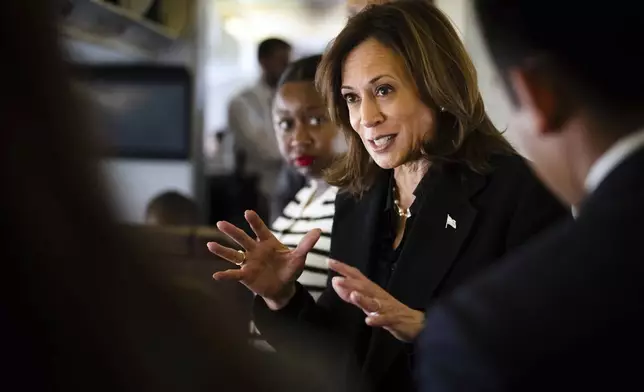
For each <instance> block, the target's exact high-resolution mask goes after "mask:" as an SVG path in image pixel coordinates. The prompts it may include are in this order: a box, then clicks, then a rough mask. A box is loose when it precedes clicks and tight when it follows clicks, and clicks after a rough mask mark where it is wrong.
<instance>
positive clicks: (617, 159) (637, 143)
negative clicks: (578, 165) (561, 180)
mask: <svg viewBox="0 0 644 392" xmlns="http://www.w3.org/2000/svg"><path fill="white" fill-rule="evenodd" d="M641 148H644V129H643V130H641V131H637V132H634V133H632V134H630V135H628V136H625V137H623V138H621V139H619V140H618V141H617V142H616V143H615V144H613V145H612V146H611V147H610V148H609V149H608V151H606V152H605V153H604V154H603V155H602V156H601V157H599V159H597V161H595V163H593V165H592V166H591V167H590V170H589V171H588V175H587V176H586V184H585V186H586V192H587V194H591V193H592V192H593V191H595V189H597V187H598V186H599V184H600V183H601V182H602V181H604V179H605V178H606V177H607V176H608V175H609V174H610V173H611V172H612V171H613V170H615V168H616V167H617V166H619V164H620V163H622V162H624V161H625V160H626V159H627V158H628V157H629V156H631V155H632V154H634V153H635V152H637V150H639V149H641Z"/></svg>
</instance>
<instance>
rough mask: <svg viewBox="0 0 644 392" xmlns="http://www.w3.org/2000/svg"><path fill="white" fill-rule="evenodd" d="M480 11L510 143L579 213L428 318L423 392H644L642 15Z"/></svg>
mask: <svg viewBox="0 0 644 392" xmlns="http://www.w3.org/2000/svg"><path fill="white" fill-rule="evenodd" d="M474 4H475V9H476V11H477V16H478V19H479V21H480V25H481V28H482V30H483V36H484V39H485V41H486V42H487V45H488V48H489V50H490V52H491V54H492V57H493V59H494V60H495V62H496V65H497V67H498V68H499V70H500V71H501V75H502V76H503V80H504V84H505V87H506V90H507V91H508V92H509V94H510V97H511V98H512V103H513V111H514V112H515V116H514V120H515V121H514V123H513V125H512V127H513V128H515V130H514V132H516V134H517V135H518V143H517V146H518V147H519V149H520V150H521V151H522V152H523V153H524V154H525V156H526V157H527V158H528V159H530V162H531V164H532V165H533V167H534V169H535V170H536V172H537V174H538V175H539V177H540V178H541V180H542V181H543V182H544V183H545V184H546V185H547V186H548V187H549V188H550V189H551V190H552V191H553V192H554V193H555V194H557V195H558V196H559V197H560V198H561V199H562V200H564V201H566V202H567V203H568V204H570V205H574V206H576V207H577V210H578V215H577V218H576V220H575V221H574V222H566V223H565V224H563V225H561V226H559V227H556V228H553V230H552V231H551V232H549V233H547V234H546V235H544V236H543V237H542V238H540V239H539V240H537V241H535V242H533V243H532V244H530V245H528V246H526V247H524V248H523V249H521V250H520V251H518V252H516V253H515V254H514V255H511V256H509V257H507V258H506V260H505V262H501V263H499V264H497V266H498V267H496V268H494V270H491V271H489V273H487V274H485V276H481V277H480V278H479V279H477V280H475V281H473V282H472V283H471V284H469V285H466V286H462V287H461V288H460V289H459V290H457V291H456V292H454V295H452V296H451V297H450V298H446V299H444V300H442V301H441V303H440V304H439V305H438V306H436V307H435V308H434V309H431V310H430V311H429V313H428V316H427V321H426V324H425V325H426V326H427V328H426V331H425V333H424V335H423V336H422V337H421V339H420V340H421V344H420V347H421V352H422V355H418V354H417V358H418V357H420V358H421V362H420V365H419V369H421V379H422V383H423V387H422V390H423V391H432V392H435V391H439V392H441V391H544V390H547V391H573V390H575V391H583V390H604V391H618V390H642V389H644V381H643V380H642V377H641V367H642V366H641V363H642V361H641V354H642V351H644V335H643V334H642V331H643V330H644V301H643V299H644V263H643V261H644V252H643V250H642V238H644V230H643V229H642V222H643V221H644V203H643V201H644V181H643V178H644V177H643V176H642V173H644V110H642V108H644V74H643V73H642V69H643V68H644V49H643V48H644V47H643V46H642V41H643V40H644V30H642V27H641V24H642V15H641V13H640V12H639V9H637V8H636V7H637V5H636V3H629V2H620V3H619V4H604V5H603V6H598V7H589V6H588V3H587V2H585V1H580V0H571V1H568V2H566V5H565V6H562V5H561V3H559V2H555V1H554V0H521V1H519V0H514V1H510V0H476V1H475V2H474ZM580 12H583V17H580V15H581V14H580Z"/></svg>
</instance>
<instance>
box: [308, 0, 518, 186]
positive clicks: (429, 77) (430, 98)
mask: <svg viewBox="0 0 644 392" xmlns="http://www.w3.org/2000/svg"><path fill="white" fill-rule="evenodd" d="M371 38H373V39H375V40H377V41H378V42H380V43H381V44H382V45H385V46H386V47H388V48H389V49H390V50H392V51H393V52H394V53H395V55H396V56H397V57H398V58H399V59H400V60H401V62H402V64H403V65H404V69H405V70H406V72H407V73H408V76H409V77H410V78H411V80H412V81H413V83H414V85H415V86H416V87H417V90H418V91H417V93H418V95H419V98H420V99H421V100H422V101H423V103H424V104H425V105H426V106H427V107H429V108H432V109H435V113H436V123H437V132H436V136H435V137H434V138H433V139H432V140H430V141H429V142H426V143H425V145H423V146H422V155H423V156H424V157H426V158H427V159H428V160H429V161H430V162H431V163H432V165H433V166H438V165H441V164H445V163H458V164H462V165H465V166H467V167H468V168H469V169H470V170H473V171H475V172H479V173H484V172H486V171H488V170H490V169H491V167H490V164H489V159H490V157H491V156H492V155H494V154H512V153H514V150H513V148H512V146H511V145H510V144H509V143H508V142H507V141H506V140H505V138H504V137H503V135H502V134H501V132H499V131H498V130H497V129H496V127H495V126H494V125H493V124H492V122H491V121H490V119H489V118H488V116H487V114H486V113H485V107H484V104H483V99H482V98H481V94H480V92H479V89H478V84H477V77H476V70H475V68H474V65H473V64H472V61H471V59H470V57H469V55H468V54H467V52H466V50H465V47H464V46H463V43H462V42H461V39H460V38H459V36H458V33H457V32H456V30H455V29H454V27H453V26H452V24H451V22H450V21H449V19H448V18H447V17H446V16H445V15H444V14H443V13H442V12H441V11H440V10H439V9H438V8H436V7H435V6H434V5H432V4H431V3H430V2H429V1H410V0H399V1H395V2H391V3H388V4H384V5H375V6H371V7H368V8H367V9H365V10H364V11H362V12H360V13H358V14H357V15H355V16H354V17H352V18H350V19H349V21H348V23H347V25H346V26H345V27H344V29H343V30H342V31H341V32H340V34H339V35H338V36H337V37H336V39H335V40H334V41H333V42H331V43H330V45H329V47H328V48H327V50H326V52H325V53H324V56H323V58H322V61H321V63H320V66H319V67H318V71H317V75H316V86H317V88H318V90H319V91H320V93H321V94H322V95H323V97H324V99H325V102H326V103H327V106H328V107H329V111H330V117H331V119H332V121H333V122H334V123H335V124H336V126H338V127H339V128H340V129H342V131H343V133H344V135H345V137H346V139H347V142H348V147H349V148H348V152H347V153H346V154H345V155H343V156H342V157H340V158H339V159H338V160H336V162H335V163H334V164H333V165H332V166H331V167H330V168H329V169H328V170H327V172H326V177H327V181H328V182H329V183H330V184H332V185H336V186H339V187H340V188H342V189H344V190H347V191H349V192H351V193H352V194H355V195H358V196H359V195H362V194H363V193H364V192H365V191H366V190H368V189H369V188H370V187H371V185H372V184H373V183H374V181H375V179H376V177H377V174H378V172H379V171H381V170H382V169H380V168H379V167H378V166H377V165H376V164H375V162H374V161H373V160H372V159H371V158H370V156H369V153H368V152H367V151H366V149H365V147H364V145H363V143H362V141H361V139H360V137H359V136H358V134H357V133H356V132H354V131H353V129H352V127H351V123H350V121H349V112H348V109H347V105H346V102H345V101H344V99H343V97H342V94H341V91H340V90H341V86H342V68H343V65H344V62H345V59H346V58H347V56H348V55H349V53H351V52H352V51H353V49H354V48H356V47H357V46H358V45H360V44H361V43H362V42H364V41H366V40H367V39H371Z"/></svg>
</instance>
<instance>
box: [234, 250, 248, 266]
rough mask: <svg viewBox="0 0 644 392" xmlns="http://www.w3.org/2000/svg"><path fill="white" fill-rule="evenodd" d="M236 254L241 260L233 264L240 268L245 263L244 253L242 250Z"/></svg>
mask: <svg viewBox="0 0 644 392" xmlns="http://www.w3.org/2000/svg"><path fill="white" fill-rule="evenodd" d="M237 253H239V254H240V255H241V257H242V259H241V261H240V262H239V263H235V264H236V265H237V266H239V267H241V266H242V265H244V263H245V262H246V252H244V251H243V250H238V251H237Z"/></svg>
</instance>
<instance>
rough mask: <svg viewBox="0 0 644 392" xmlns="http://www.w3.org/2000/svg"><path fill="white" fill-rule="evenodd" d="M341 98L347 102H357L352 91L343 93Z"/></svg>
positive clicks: (356, 97)
mask: <svg viewBox="0 0 644 392" xmlns="http://www.w3.org/2000/svg"><path fill="white" fill-rule="evenodd" d="M343 98H344V100H345V101H347V103H356V102H358V96H357V95H356V94H354V93H347V94H344V95H343Z"/></svg>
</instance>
